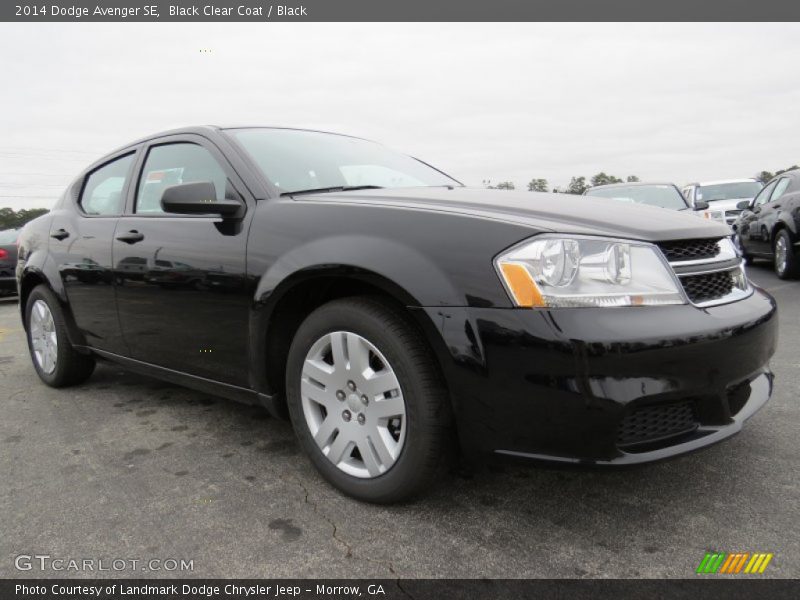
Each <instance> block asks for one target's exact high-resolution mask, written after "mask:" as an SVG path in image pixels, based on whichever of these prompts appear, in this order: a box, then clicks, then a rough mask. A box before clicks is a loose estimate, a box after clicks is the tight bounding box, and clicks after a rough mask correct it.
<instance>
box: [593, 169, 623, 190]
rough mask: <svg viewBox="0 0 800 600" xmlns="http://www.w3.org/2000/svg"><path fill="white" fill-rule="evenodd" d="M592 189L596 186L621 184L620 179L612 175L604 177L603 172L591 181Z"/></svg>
mask: <svg viewBox="0 0 800 600" xmlns="http://www.w3.org/2000/svg"><path fill="white" fill-rule="evenodd" d="M591 182H592V187H595V186H597V185H608V184H609V183H622V179H620V178H619V177H614V175H606V174H605V173H604V172H602V171H601V172H600V173H598V174H597V175H595V176H594V177H592V179H591Z"/></svg>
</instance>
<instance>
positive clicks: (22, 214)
mask: <svg viewBox="0 0 800 600" xmlns="http://www.w3.org/2000/svg"><path fill="white" fill-rule="evenodd" d="M48 212H50V211H48V210H47V209H46V208H22V209H20V210H16V211H15V210H14V209H13V208H8V207H6V208H0V230H2V229H19V228H20V227H22V226H23V225H25V223H27V222H28V221H33V220H34V219H35V218H36V217H38V216H41V215H43V214H46V213H48Z"/></svg>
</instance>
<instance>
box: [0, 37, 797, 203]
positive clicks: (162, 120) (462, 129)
mask: <svg viewBox="0 0 800 600" xmlns="http://www.w3.org/2000/svg"><path fill="white" fill-rule="evenodd" d="M201 49H206V50H210V52H201V51H200V50H201ZM798 51H800V26H798V25H796V24H791V25H775V24H773V25H762V24H733V25H727V24H726V25H721V24H655V25H650V24H620V25H615V24H604V23H598V24H589V25H584V24H417V23H412V24H376V23H365V24H354V25H349V24H348V25H344V24H289V23H264V24H208V25H206V24H167V23H158V24H138V23H126V24H118V25H117V24H112V25H109V24H100V23H94V24H90V23H85V24H45V25H34V24H8V23H4V24H0V75H2V91H0V106H2V110H1V111H0V206H11V207H13V208H23V207H38V206H44V207H49V206H50V205H51V204H52V202H53V201H54V200H55V199H56V198H57V196H58V194H60V193H61V191H62V189H63V188H64V186H65V185H66V184H67V183H68V182H69V181H70V180H71V179H72V177H73V176H74V175H76V174H77V173H78V172H79V171H80V169H82V168H83V167H84V166H85V165H86V164H88V163H89V162H91V161H93V160H94V159H95V158H98V157H99V156H101V155H103V154H104V153H106V152H107V151H109V150H111V149H113V148H115V147H117V146H120V145H122V144H124V143H127V142H128V141H131V140H133V139H135V138H138V137H141V136H143V135H146V134H148V133H152V132H155V131H160V130H163V129H168V128H173V127H179V126H182V125H194V124H207V123H211V124H264V125H287V126H293V127H309V128H316V129H323V130H329V131H337V132H343V133H349V134H353V135H359V136H363V137H367V138H370V139H374V140H378V141H381V142H383V143H385V144H386V145H388V146H391V147H393V148H396V149H398V150H401V151H403V152H406V153H409V154H413V155H415V156H418V157H419V158H422V159H424V160H426V161H427V162H430V163H432V164H435V165H436V166H438V167H440V168H441V169H443V170H444V171H447V172H449V173H450V174H452V175H453V176H454V177H456V178H458V179H460V180H462V181H463V182H465V183H467V184H468V185H481V182H482V180H484V179H491V180H492V181H493V182H497V181H504V180H510V181H513V182H514V183H515V184H516V186H517V189H521V188H523V189H524V188H525V185H526V183H527V182H528V181H529V180H530V179H531V178H533V177H544V178H546V179H548V180H549V182H550V184H551V186H565V185H566V184H567V183H568V182H569V179H570V177H571V176H572V175H586V176H587V177H589V176H591V175H593V174H594V173H597V172H598V171H601V170H603V171H605V172H607V173H613V174H616V175H618V176H623V177H624V176H626V175H629V174H636V175H638V176H639V177H641V178H642V179H643V180H644V179H652V180H666V181H674V182H676V183H678V184H679V185H680V184H683V183H686V182H688V181H692V180H703V179H719V178H730V177H749V176H752V175H754V174H755V173H757V172H758V171H760V170H762V169H766V170H770V171H773V170H775V169H779V168H785V167H787V166H790V165H792V164H795V163H798V162H800V148H799V147H798V133H800V85H799V84H798V83H797V80H796V77H795V74H794V70H795V69H794V66H793V63H794V62H795V60H796V58H797V56H798Z"/></svg>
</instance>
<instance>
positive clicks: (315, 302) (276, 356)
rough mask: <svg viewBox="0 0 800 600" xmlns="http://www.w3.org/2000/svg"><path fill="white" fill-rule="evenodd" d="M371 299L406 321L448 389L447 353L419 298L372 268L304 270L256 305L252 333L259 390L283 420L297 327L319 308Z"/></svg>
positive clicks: (338, 266)
mask: <svg viewBox="0 0 800 600" xmlns="http://www.w3.org/2000/svg"><path fill="white" fill-rule="evenodd" d="M354 296H369V297H374V298H378V299H380V300H381V301H382V302H384V303H386V304H387V305H389V306H390V307H392V308H394V309H395V310H396V311H397V312H398V313H400V314H402V315H403V316H404V318H406V320H407V322H408V323H409V324H410V325H411V326H412V327H414V328H416V329H417V331H419V332H420V333H421V335H422V337H423V338H424V339H425V341H426V343H427V344H428V346H429V347H430V349H431V352H432V354H433V356H434V359H435V361H436V363H437V368H438V369H439V371H440V373H441V374H442V381H443V382H444V383H445V385H446V379H445V378H444V371H443V367H442V362H441V361H442V359H441V357H442V356H444V355H446V352H447V349H446V346H445V345H444V340H443V339H442V337H441V335H440V334H439V330H438V328H437V327H436V325H435V324H434V323H433V321H432V320H431V319H430V318H429V317H428V314H427V313H426V312H425V311H422V310H412V308H413V307H416V306H420V304H419V301H418V299H417V298H416V297H415V296H414V294H412V293H411V292H409V291H408V290H407V289H406V288H405V287H404V286H401V285H399V284H398V283H396V282H395V281H393V280H391V279H389V278H387V277H385V276H384V275H381V274H379V273H376V272H374V271H371V270H369V269H365V268H360V267H354V266H352V265H343V264H330V263H328V264H326V265H317V266H314V267H308V268H305V269H300V270H298V271H296V272H294V273H292V274H291V275H289V276H288V277H286V278H285V279H284V280H283V281H281V282H280V284H279V285H278V286H276V287H275V288H274V289H273V290H271V291H270V293H269V294H268V295H266V296H262V297H261V298H260V299H258V300H257V301H256V303H255V306H254V315H253V318H252V319H251V332H250V334H251V335H250V361H251V365H250V367H251V368H250V372H251V380H252V381H251V383H252V384H253V387H254V389H256V390H258V391H259V392H261V393H264V394H267V395H269V396H273V397H275V398H276V402H275V403H274V404H275V405H276V407H277V408H278V411H279V413H280V414H282V415H283V416H286V415H287V411H286V406H285V395H284V392H285V376H284V374H285V369H286V362H287V358H288V353H289V347H290V345H291V342H292V340H293V339H294V335H295V333H296V332H297V330H298V328H299V327H300V325H301V324H302V322H303V321H304V320H305V318H306V317H307V316H308V315H309V314H311V312H313V311H314V310H316V309H317V308H319V307H320V306H322V305H323V304H326V303H328V302H330V301H332V300H336V299H340V298H346V297H354Z"/></svg>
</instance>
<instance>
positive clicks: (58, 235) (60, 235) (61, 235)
mask: <svg viewBox="0 0 800 600" xmlns="http://www.w3.org/2000/svg"><path fill="white" fill-rule="evenodd" d="M50 237H51V238H55V239H57V240H58V241H59V242H60V241H61V240H65V239H67V238H68V237H69V231H67V230H66V229H59V230H57V231H54V232H53V233H51V234H50Z"/></svg>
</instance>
